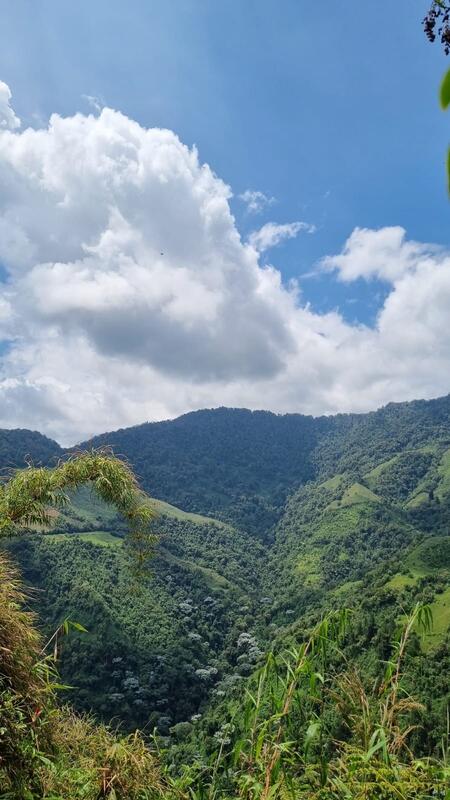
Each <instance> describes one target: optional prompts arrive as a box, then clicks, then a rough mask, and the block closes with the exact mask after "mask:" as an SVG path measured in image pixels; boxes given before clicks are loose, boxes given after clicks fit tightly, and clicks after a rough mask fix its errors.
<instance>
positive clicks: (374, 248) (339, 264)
mask: <svg viewBox="0 0 450 800" xmlns="http://www.w3.org/2000/svg"><path fill="white" fill-rule="evenodd" d="M437 252H438V248H436V246H432V245H426V244H421V243H419V242H409V241H407V240H406V231H405V230H404V228H400V227H398V226H396V227H390V228H381V229H380V230H368V229H367V228H355V230H354V231H353V233H352V234H351V236H349V238H348V239H347V241H346V243H345V246H344V249H343V252H342V253H340V254H339V255H334V256H327V257H326V258H324V259H323V260H322V262H321V266H322V269H324V270H327V271H330V272H331V271H333V270H336V271H337V273H338V277H339V279H340V280H342V281H345V282H348V281H354V280H356V279H357V278H364V279H365V280H370V279H371V278H380V279H381V280H384V281H388V282H389V283H394V281H395V280H396V279H397V278H400V277H401V276H402V275H404V274H405V273H406V272H408V271H410V270H413V269H414V268H415V266H416V265H417V263H418V261H420V260H421V259H423V258H424V257H426V255H427V254H429V255H430V256H433V255H434V254H436V253H437Z"/></svg>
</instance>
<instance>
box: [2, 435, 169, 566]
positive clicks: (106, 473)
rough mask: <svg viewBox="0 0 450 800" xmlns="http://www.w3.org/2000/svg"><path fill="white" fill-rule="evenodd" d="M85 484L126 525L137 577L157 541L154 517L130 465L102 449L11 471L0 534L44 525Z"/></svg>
mask: <svg viewBox="0 0 450 800" xmlns="http://www.w3.org/2000/svg"><path fill="white" fill-rule="evenodd" d="M85 485H90V486H92V489H93V491H95V493H96V494H97V495H98V496H99V497H100V498H101V499H102V500H104V501H105V502H106V503H110V504H111V505H114V506H115V507H116V508H117V510H118V511H119V512H120V513H121V514H122V515H123V516H124V518H125V519H126V520H127V522H128V525H129V535H128V539H127V543H128V546H129V548H130V551H131V552H132V554H133V561H134V565H135V568H136V570H137V572H140V571H142V570H143V569H144V567H145V563H146V561H147V560H148V558H149V556H150V555H151V552H152V546H153V544H154V542H155V538H156V537H155V536H154V535H153V534H152V533H151V532H150V524H151V521H152V520H153V518H154V517H155V512H154V510H153V509H152V508H151V506H150V505H149V503H148V500H147V498H146V495H145V494H144V493H143V492H142V491H141V490H140V489H139V486H138V484H137V481H136V478H135V476H134V474H133V472H132V470H131V469H130V467H129V466H128V464H126V463H125V462H124V461H121V460H120V459H118V458H116V457H115V456H114V455H113V454H112V453H110V452H108V451H105V450H102V451H95V450H93V451H91V452H82V453H78V454H75V455H73V456H71V457H70V458H68V459H67V460H66V461H60V462H59V463H58V464H57V465H56V466H55V467H53V468H45V467H34V466H32V465H30V466H28V467H27V468H26V469H22V470H18V471H17V472H15V473H14V474H13V475H12V477H11V478H10V480H9V481H8V482H6V483H4V484H3V485H1V486H0V535H2V534H3V535H5V534H12V533H15V532H17V531H20V529H23V528H24V527H26V526H30V525H39V526H43V525H48V524H49V523H50V521H51V516H50V513H49V512H50V509H52V508H61V507H64V506H65V505H67V504H68V503H70V493H71V492H73V491H75V490H76V489H78V488H79V487H81V486H85Z"/></svg>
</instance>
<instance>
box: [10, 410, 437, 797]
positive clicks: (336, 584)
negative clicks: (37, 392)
mask: <svg viewBox="0 0 450 800" xmlns="http://www.w3.org/2000/svg"><path fill="white" fill-rule="evenodd" d="M203 427H204V429H205V436H204V437H203V433H202V431H203ZM449 430H450V400H449V398H442V399H441V400H438V401H431V402H427V403H426V402H417V403H406V404H391V405H390V406H388V407H386V408H385V409H382V410H380V411H379V412H376V413H373V414H368V415H339V416H338V417H334V418H322V419H319V420H314V419H312V418H304V417H301V416H300V415H287V416H285V417H279V416H276V415H272V414H265V413H264V412H259V413H251V412H242V411H239V410H226V409H220V410H218V411H211V412H201V413H198V414H191V415H186V416H185V417H183V418H181V420H175V421H173V422H168V423H157V424H151V425H145V426H140V427H139V428H137V429H130V430H128V431H120V432H117V433H116V434H111V435H108V436H106V437H104V443H106V442H108V443H111V444H112V445H113V446H114V447H115V449H116V450H117V452H120V453H125V455H126V456H127V457H128V459H129V460H130V462H131V463H133V464H134V465H135V466H136V465H138V471H139V473H140V475H141V479H142V482H143V485H144V486H145V487H146V488H152V491H154V485H156V486H157V487H158V489H157V492H156V493H157V494H159V495H160V496H161V497H162V498H163V499H162V500H160V501H152V502H151V503H150V504H148V501H147V500H145V499H144V498H142V495H139V494H138V495H134V500H133V502H136V503H137V504H138V506H139V507H140V506H141V505H142V506H144V507H145V508H147V509H148V508H150V509H151V510H152V511H153V512H154V511H155V510H156V511H157V512H158V514H159V516H158V517H157V518H155V519H153V518H152V519H151V520H150V519H148V518H147V517H146V526H147V527H146V535H149V536H150V537H154V536H157V537H158V538H159V541H160V544H159V547H158V548H157V550H156V555H155V558H154V559H153V560H152V565H151V574H144V575H141V580H140V582H139V584H137V583H136V582H133V581H132V580H131V579H130V571H129V553H128V549H127V547H124V546H123V545H124V543H126V541H127V532H126V524H125V523H126V520H124V519H123V518H121V517H120V516H118V515H117V513H116V510H115V508H114V507H112V506H110V505H108V504H107V503H104V502H103V501H101V502H99V501H96V502H95V503H94V502H92V499H91V496H90V494H89V488H85V489H83V490H82V491H81V493H80V490H77V491H74V484H73V482H71V481H70V480H69V477H68V476H67V475H66V477H65V478H64V480H63V484H64V485H63V484H58V482H57V480H56V478H53V479H49V475H48V474H47V473H45V472H44V471H43V470H37V471H35V472H34V474H33V475H31V472H29V470H26V471H25V472H26V473H27V475H28V477H27V479H26V480H24V479H22V480H23V481H24V482H22V483H20V481H19V482H18V483H16V485H15V487H14V486H13V488H12V490H11V488H10V489H8V487H7V486H6V487H5V488H4V490H3V493H4V494H3V495H2V498H0V499H1V501H2V502H3V503H4V505H3V507H4V509H6V510H8V509H9V510H10V512H11V514H13V512H14V513H18V512H17V509H21V511H20V513H21V514H22V513H23V515H24V516H23V518H26V519H27V520H28V525H29V527H30V528H31V530H30V531H29V532H28V533H26V534H25V533H23V532H22V531H20V536H14V537H12V538H8V539H4V540H3V546H4V548H5V549H8V551H9V552H10V553H12V554H13V555H14V558H15V559H16V560H17V561H18V562H19V563H20V566H21V569H22V571H23V574H24V576H25V578H26V580H27V582H28V583H29V584H30V585H31V586H33V587H36V589H37V591H36V592H34V593H33V594H32V596H31V597H30V599H29V600H28V601H27V603H28V605H29V606H31V607H33V608H34V609H35V610H36V612H37V613H38V614H39V620H40V626H41V628H42V629H43V631H44V633H45V637H46V640H50V639H51V638H52V637H53V635H54V633H55V632H58V633H57V636H56V641H57V648H56V649H57V652H58V656H59V659H60V661H59V665H60V669H61V673H62V678H61V680H62V682H63V683H65V684H68V685H70V686H71V687H73V688H71V689H70V690H69V689H63V690H61V691H62V692H63V693H64V694H63V698H64V700H65V701H69V702H71V703H72V704H73V705H74V706H75V707H76V708H77V709H78V710H79V711H80V712H84V713H85V712H90V711H93V712H94V714H95V718H96V719H102V720H104V721H105V722H108V720H110V719H111V717H114V719H115V720H120V722H121V725H122V726H123V729H124V730H125V731H132V730H133V729H134V728H135V727H136V726H137V727H140V728H144V729H145V731H146V734H147V735H148V737H149V740H150V735H151V732H152V730H153V729H154V728H156V733H157V741H158V743H159V745H160V746H161V747H162V753H161V758H162V760H163V769H164V771H165V775H164V776H163V777H161V776H160V777H159V778H158V777H157V776H156V773H157V772H158V769H157V767H156V765H155V763H154V762H153V767H152V769H155V770H156V772H155V777H154V779H153V778H152V780H153V784H152V787H151V788H150V789H149V791H150V792H153V791H159V789H158V788H157V787H158V786H159V784H158V781H160V783H161V785H162V792H163V795H162V796H163V797H165V798H167V799H169V798H170V800H181V799H182V800H187V798H188V797H189V798H190V800H195V798H198V800H199V799H200V798H209V800H212V798H214V799H215V800H221V799H222V800H225V798H226V800H231V798H234V800H236V798H247V800H250V798H252V800H253V798H254V800H256V798H258V800H260V798H261V797H266V800H267V798H268V797H277V798H278V797H280V798H284V797H289V798H291V797H295V798H301V797H305V798H308V800H319V798H320V800H323V798H325V797H327V798H328V797H331V798H333V797H334V798H361V800H362V798H365V800H369V798H371V797H374V798H375V797H383V796H384V797H388V798H389V797H396V798H413V797H423V798H426V797H427V798H428V796H430V795H431V796H435V797H445V793H444V790H443V789H442V786H443V781H444V775H445V764H444V762H443V759H442V758H441V756H440V754H441V753H442V745H443V742H445V736H446V735H447V734H446V707H447V705H448V704H449V702H450V697H449V694H448V677H447V676H448V672H449V670H450V661H449V658H450V657H449V648H448V629H449V623H450V619H449V598H448V591H449V590H450V585H449V577H450V576H449V561H448V543H449V536H448V531H449V529H450V528H449V525H450V459H449V452H450V450H449V445H450V435H449V433H448V431H449ZM0 447H1V435H0ZM70 462H71V459H69V462H68V463H70ZM64 463H65V462H64ZM124 468H125V471H126V470H128V467H127V466H126V464H125V465H124ZM29 469H30V470H31V469H32V468H29ZM84 469H85V467H84V466H83V469H82V470H81V472H80V477H81V473H83V479H84V478H85V477H86V472H85V471H84V472H83V470H84ZM50 473H51V471H50ZM100 473H101V470H100V471H99V473H98V474H99V475H100ZM121 474H122V473H121ZM13 480H14V479H13ZM27 481H28V483H27ZM92 483H93V481H92V473H90V477H89V478H88V483H87V487H89V486H90V485H91V484H92ZM44 484H45V486H44ZM43 486H44V489H45V491H44V489H43V488H42V487H43ZM24 488H25V489H26V491H27V492H28V496H30V493H31V496H32V498H33V503H35V504H37V505H35V506H33V503H31V505H30V504H29V503H28V505H27V503H25V502H24V499H23V497H21V493H22V492H23V490H24ZM30 490H31V491H30ZM94 491H95V486H94ZM114 491H115V490H114ZM135 491H136V490H135ZM8 492H9V500H8V502H6V498H7V495H8ZM46 492H47V494H45V493H46ZM52 492H53V494H52ZM100 494H101V496H102V497H103V498H104V499H105V500H108V499H113V500H114V499H116V500H117V498H118V497H119V499H120V491H119V495H114V496H113V497H112V496H109V497H108V496H107V495H106V494H105V493H103V494H102V492H100ZM94 496H95V495H94ZM125 496H126V493H125ZM69 501H70V502H69ZM49 502H51V503H55V504H56V505H57V507H58V509H57V510H58V514H57V516H52V518H49V514H48V503H49ZM177 502H179V503H180V504H181V508H178V507H177V506H176V505H173V503H177ZM116 505H117V506H119V507H121V509H122V510H123V509H124V506H123V505H122V506H120V503H116ZM30 509H31V510H30ZM36 509H37V510H36ZM145 513H146V514H147V512H145ZM217 517H219V519H218V520H217ZM231 520H234V521H235V526H234V525H231V524H230V521H231ZM16 532H19V531H18V530H17V531H16ZM417 603H420V604H421V605H420V606H418V607H417V606H416V604H417ZM423 604H425V606H426V607H428V608H430V609H431V612H432V615H433V630H432V631H430V630H428V631H425V632H421V631H420V630H419V628H420V626H419V622H420V621H423V622H427V619H428V622H429V616H423V615H424V614H427V615H428V612H420V616H421V617H423V619H422V620H420V619H419V612H417V614H416V618H415V619H414V622H413V624H412V625H411V627H410V628H409V630H408V632H407V638H406V641H405V640H402V638H401V635H400V636H398V635H397V633H396V631H397V629H398V627H399V626H403V628H405V624H406V625H407V624H408V623H407V621H406V622H405V611H404V609H405V608H413V609H415V608H416V607H417V608H421V607H422V605H423ZM342 605H345V606H350V607H351V608H352V615H351V625H350V626H348V627H347V629H346V632H345V635H343V632H342V631H341V634H338V632H337V631H333V625H334V623H335V621H336V615H334V614H332V616H331V618H330V617H329V614H330V612H331V609H333V608H336V607H341V606H342ZM68 620H74V621H76V622H77V623H79V624H81V625H82V626H83V627H84V628H86V629H87V633H84V632H82V631H79V630H72V631H71V632H70V635H69V636H66V635H63V637H62V638H61V636H62V634H64V628H65V627H66V628H68V627H70V625H69V623H68ZM324 620H325V621H326V624H325V623H324ZM65 621H66V623H65V626H64V622H65ZM324 624H325V628H326V626H328V629H327V630H325V628H324V627H322V628H321V627H320V626H321V625H322V626H323V625H324ZM319 630H321V633H320V634H318V631H319ZM308 632H309V633H308ZM402 641H403V642H404V645H402ZM302 642H303V644H302ZM54 643H55V639H54V638H52V642H51V644H50V646H49V648H48V649H49V650H53V644H54ZM299 643H300V644H299ZM308 643H309V644H308ZM305 648H306V651H305ZM399 648H400V649H401V650H402V652H401V657H400V653H399ZM265 650H269V651H270V652H271V655H270V657H269V659H268V661H267V662H263V652H264V651H265ZM48 658H49V657H47V660H48ZM262 662H263V663H262ZM399 662H400V663H401V665H402V667H401V670H400V671H399V672H398V674H397V669H396V665H397V664H398V663H399ZM380 663H383V664H384V670H380ZM293 675H294V676H295V675H296V678H295V681H294V682H293ZM396 676H397V677H396ZM54 680H56V679H54ZM394 687H396V688H395V692H394ZM289 690H290V691H291V693H290V694H289ZM287 701H288V707H287V708H286V709H285V705H284V704H285V703H286V702H287ZM256 708H257V713H256V715H255V709H256ZM283 709H285V712H284V711H283ZM20 712H21V713H23V710H22V709H20ZM59 713H60V712H57V711H56V710H54V711H52V714H53V717H54V718H55V719H56V717H57V715H58V714H59ZM67 713H68V714H69V712H67ZM69 716H70V714H69ZM61 719H62V718H61ZM74 719H78V718H74ZM16 723H17V725H18V729H19V727H20V725H19V723H20V724H22V723H21V721H20V720H19V721H17V720H16V722H15V723H14V724H16ZM81 724H84V723H80V725H81ZM55 725H56V722H55ZM65 725H66V723H65V722H61V728H60V730H61V731H63V730H64V726H65ZM70 725H71V722H70V721H69V722H68V723H67V725H66V730H67V731H69V730H70ZM74 725H75V723H74ZM89 726H91V727H90V730H91V733H92V736H93V737H94V739H95V735H96V734H95V731H94V729H95V728H96V726H95V725H94V723H93V721H90V722H89ZM75 728H76V725H75ZM24 729H25V728H24ZM99 730H102V728H101V727H100V728H99ZM405 732H407V733H405ZM108 735H110V734H108ZM70 736H71V734H70ZM70 736H69V739H70ZM126 736H127V734H126V733H124V734H123V735H122V738H123V746H124V748H125V749H126V748H127V747H128V746H129V743H130V741H131V740H129V739H127V738H126ZM61 738H62V737H61ZM113 739H114V737H113ZM127 742H128V744H127ZM394 743H397V744H396V745H395V746H394ZM27 746H28V745H27ZM77 747H78V745H77ZM139 747H140V745H139ZM58 749H59V755H58V754H57V753H56V751H55V752H53V754H51V753H50V755H48V753H49V752H50V751H48V750H46V749H45V748H44V749H43V750H42V752H43V753H44V756H45V758H49V759H50V762H51V764H52V765H55V764H57V765H58V766H57V768H56V772H55V769H53V780H54V781H56V782H55V783H54V784H51V782H49V783H48V787H53V788H51V789H50V788H49V789H48V791H49V792H50V791H51V792H53V794H50V795H49V796H50V797H59V794H58V792H59V793H60V795H61V797H64V800H65V795H64V792H63V783H64V781H63V779H62V777H61V776H62V775H65V774H66V773H67V775H68V776H69V777H68V778H67V781H68V786H70V787H71V789H70V791H71V792H72V795H71V796H73V797H74V798H76V799H77V800H78V796H79V797H80V798H81V797H82V796H83V793H82V792H83V791H84V789H82V788H80V787H82V786H87V787H89V788H88V789H86V796H87V797H90V796H91V795H90V794H89V792H91V793H92V792H93V791H94V788H93V787H97V788H96V790H97V795H98V793H99V791H100V788H99V787H98V777H99V769H100V767H99V766H98V765H99V764H100V763H102V761H103V762H105V749H103V750H102V749H101V748H99V750H98V753H99V755H98V756H97V755H95V757H94V760H93V761H91V762H90V766H89V764H88V765H87V766H86V764H87V761H86V760H85V759H87V757H88V751H87V750H86V751H85V752H84V754H83V753H81V751H80V750H79V749H78V750H76V751H75V750H74V751H73V753H74V755H73V756H67V755H64V753H63V748H61V747H60V746H59V745H58ZM92 750H93V753H94V754H95V753H96V752H97V751H96V750H95V747H94V746H93V747H92ZM444 750H445V747H444ZM75 752H76V755H75ZM108 752H109V751H108ZM446 752H447V751H446ZM67 759H69V760H67ZM79 759H81V760H82V761H83V764H84V765H85V766H81V767H80V763H79ZM439 759H440V760H439ZM31 763H33V760H31ZM42 763H44V762H42ZM187 764H188V765H189V766H186V765H187ZM41 766H42V764H41ZM85 767H86V770H87V772H83V770H85ZM102 768H103V767H102ZM150 768H151V767H150V764H149V769H150ZM46 769H47V773H46V780H47V781H50V777H49V776H50V773H51V772H52V767H50V766H49V765H48V764H47V766H46ZM71 769H73V773H71V772H70V770H71ZM114 770H115V767H114ZM114 770H113V772H114ZM88 773H89V774H88ZM41 774H43V773H42V772H41ZM114 774H115V773H114ZM267 775H269V778H268V779H267ZM139 780H141V785H140V788H138V781H137V782H136V784H135V789H133V791H135V790H136V791H147V788H148V787H144V788H143V787H142V779H139ZM149 780H150V779H149ZM57 781H59V783H58V782H57ZM71 781H72V783H71ZM77 781H79V785H78V784H77ZM96 781H97V783H96ZM83 782H84V783H83ZM444 782H445V781H444ZM124 785H125V784H124ZM130 785H131V784H130ZM153 786H154V787H156V788H155V789H154V788H153ZM55 787H56V788H55ZM113 790H114V792H116V795H117V796H121V795H120V792H121V791H122V794H123V792H124V791H125V790H124V789H123V788H122V787H121V786H120V783H117V782H116V786H111V787H109V788H108V789H107V790H105V791H107V792H109V795H108V794H106V796H111V797H113V796H114V795H113ZM67 791H69V790H67ZM102 791H103V789H102ZM105 791H104V794H105ZM127 791H129V793H130V797H133V796H134V795H132V793H131V789H127ZM77 792H78V795H77ZM264 793H265V794H264ZM439 793H440V794H439ZM37 796H39V795H37ZM93 796H96V795H93ZM100 796H101V795H100ZM124 796H127V795H124ZM138 796H139V795H136V797H138ZM145 796H147V795H145V793H144V794H143V795H142V797H145ZM148 796H152V795H151V794H150V795H148ZM0 797H1V794H0Z"/></svg>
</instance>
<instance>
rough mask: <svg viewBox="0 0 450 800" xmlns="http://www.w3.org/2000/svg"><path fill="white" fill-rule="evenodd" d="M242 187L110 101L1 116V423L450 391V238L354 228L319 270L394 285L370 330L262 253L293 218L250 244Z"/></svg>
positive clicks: (310, 404)
mask: <svg viewBox="0 0 450 800" xmlns="http://www.w3.org/2000/svg"><path fill="white" fill-rule="evenodd" d="M7 97H8V102H9V94H8V95H7ZM12 113H13V112H12ZM230 195H231V193H230V189H229V188H228V187H227V186H226V185H225V184H224V183H223V182H222V181H221V180H220V179H219V178H217V177H216V176H215V175H214V174H213V172H212V171H211V170H210V168H209V167H208V166H207V165H205V164H201V162H200V161H199V159H198V155H197V153H196V151H195V150H190V149H188V148H187V147H185V146H184V145H183V144H182V143H181V142H180V141H179V139H178V138H177V137H176V136H175V134H173V133H172V132H171V131H166V130H158V129H152V130H147V129H145V128H143V127H141V126H140V125H139V124H137V123H136V122H133V121H132V120H130V119H128V118H127V117H125V116H123V115H122V114H120V113H118V112H115V111H112V110H111V109H107V108H105V109H103V110H102V111H101V113H100V114H99V115H98V116H92V115H88V116H86V115H82V114H77V115H75V116H73V117H70V118H67V119H63V118H61V117H59V116H56V115H55V116H53V117H52V118H51V120H50V124H49V126H48V128H44V129H40V130H32V129H28V130H25V131H23V132H11V131H10V130H8V131H6V130H4V131H0V262H1V263H2V264H3V265H4V266H5V268H6V269H7V271H8V273H9V276H8V281H7V283H4V284H0V289H1V290H2V291H0V335H1V337H2V338H3V339H7V340H8V347H7V348H6V352H5V354H4V355H3V359H2V362H1V368H0V426H1V427H11V426H26V427H31V428H34V429H40V430H42V431H44V432H46V433H47V434H49V435H52V436H55V437H56V438H58V439H59V440H60V441H63V442H73V441H75V440H80V439H81V438H85V437H87V436H89V435H91V434H93V433H95V432H99V431H103V430H111V429H113V428H115V427H119V426H123V425H129V424H134V423H137V422H141V421H143V420H146V419H161V418H167V417H172V416H176V415H177V414H179V413H182V412H185V411H187V410H190V409H193V408H198V407H205V406H208V407H210V406H215V405H222V404H223V405H233V406H248V407H252V408H260V407H265V408H271V409H273V410H275V411H280V412H285V411H303V412H305V413H314V414H320V413H331V412H336V411H349V410H353V411H363V410H368V409H370V408H374V407H376V406H378V405H380V404H382V403H385V402H387V401H390V400H402V399H411V398H413V397H431V396H436V395H439V394H444V393H446V392H448V391H449V390H450V375H449V371H448V364H449V359H450V333H449V331H448V325H447V321H448V317H449V312H450V254H449V253H446V252H444V251H443V250H439V249H438V248H435V247H432V246H429V245H422V244H418V243H415V242H409V241H408V240H407V239H406V235H405V232H404V231H403V230H402V229H401V228H385V229H382V230H380V231H369V230H363V231H362V230H359V229H356V230H355V231H354V232H353V234H352V235H351V236H350V238H349V239H348V241H347V243H346V245H345V247H344V249H343V252H342V253H341V254H340V255H338V256H332V257H330V258H329V259H326V260H325V262H324V264H323V265H322V268H324V267H325V268H326V269H329V270H330V269H331V270H337V275H338V277H339V278H340V279H342V280H346V281H350V280H354V279H355V278H358V277H364V278H367V279H369V278H371V277H378V278H380V277H381V278H383V279H384V280H387V281H389V282H390V284H391V286H390V291H389V294H388V296H387V299H386V300H385V302H384V306H383V307H382V309H381V311H380V313H379V316H378V319H377V322H376V325H375V327H374V328H368V327H365V326H362V325H350V324H348V323H347V322H345V321H344V319H343V318H342V317H341V316H340V315H339V314H338V313H329V314H325V315H320V314H318V313H315V312H314V310H313V309H312V308H310V307H309V306H307V305H304V304H302V299H301V294H300V293H296V291H295V288H292V289H289V290H288V289H287V288H286V287H285V286H283V283H282V281H281V276H280V273H279V272H278V271H277V270H276V269H275V268H274V267H265V266H262V265H261V263H260V261H259V255H258V250H260V249H264V247H267V246H269V245H270V246H273V245H274V244H275V243H276V242H277V241H280V240H281V239H280V236H281V238H282V237H283V236H290V235H291V234H293V229H291V227H290V226H289V225H288V226H276V225H275V224H273V227H272V228H270V227H269V228H268V229H267V228H266V231H265V233H264V234H262V233H261V231H260V232H259V239H257V240H256V242H255V240H253V242H252V243H247V244H245V243H242V241H241V238H240V236H239V232H238V231H237V229H236V226H235V222H234V219H233V217H232V215H231V212H230V208H229V198H230ZM294 225H297V226H298V225H300V226H301V227H300V228H298V229H297V230H296V232H297V233H298V232H299V230H302V229H305V228H304V223H294ZM265 227H266V226H264V227H263V228H262V229H261V230H262V231H264V228H265ZM280 228H281V229H283V233H280V230H279V229H280ZM288 230H289V232H288ZM255 235H256V234H255Z"/></svg>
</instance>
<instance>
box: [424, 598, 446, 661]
mask: <svg viewBox="0 0 450 800" xmlns="http://www.w3.org/2000/svg"><path fill="white" fill-rule="evenodd" d="M431 611H432V614H433V632H432V633H430V634H429V635H428V636H426V637H425V639H424V641H423V642H422V649H423V650H425V651H426V650H431V648H433V647H437V645H439V644H440V643H441V642H442V640H443V639H444V638H445V635H446V633H447V631H448V629H449V627H450V586H449V587H448V589H446V590H445V592H442V594H440V595H438V597H437V599H436V600H435V602H434V603H432V604H431Z"/></svg>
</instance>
